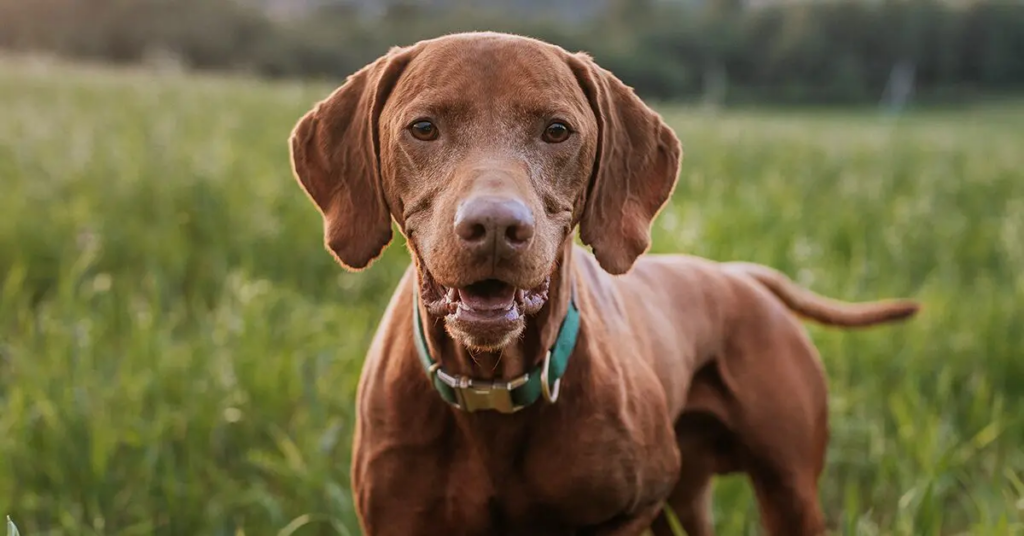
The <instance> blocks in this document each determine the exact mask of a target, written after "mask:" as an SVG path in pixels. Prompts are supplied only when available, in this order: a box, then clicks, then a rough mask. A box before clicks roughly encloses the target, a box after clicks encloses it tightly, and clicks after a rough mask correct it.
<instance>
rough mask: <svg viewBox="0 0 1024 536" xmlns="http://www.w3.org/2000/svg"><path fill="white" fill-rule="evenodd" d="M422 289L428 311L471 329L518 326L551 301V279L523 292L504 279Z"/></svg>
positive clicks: (428, 283)
mask: <svg viewBox="0 0 1024 536" xmlns="http://www.w3.org/2000/svg"><path fill="white" fill-rule="evenodd" d="M425 279H427V280H426V281H424V288H423V289H422V290H423V292H422V294H423V298H424V304H425V305H426V307H427V311H428V312H429V313H430V314H432V315H435V316H440V317H445V318H446V320H449V321H454V322H457V323H459V324H461V325H466V326H467V327H469V326H473V325H487V326H488V327H498V326H499V325H509V326H511V325H515V324H516V323H517V322H519V320H521V319H522V318H524V317H525V316H528V315H532V314H536V313H537V312H538V311H540V310H541V308H542V307H544V304H545V303H547V300H548V287H549V285H550V282H551V279H550V277H549V278H545V280H544V282H542V283H541V284H540V285H538V286H537V287H534V288H532V289H522V288H517V287H515V286H513V285H512V284H510V283H507V282H505V281H502V280H500V279H484V280H482V281H477V282H475V283H471V284H469V285H466V286H464V287H445V286H443V285H440V284H438V283H436V282H434V281H432V280H429V279H431V278H425Z"/></svg>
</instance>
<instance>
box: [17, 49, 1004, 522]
mask: <svg viewBox="0 0 1024 536" xmlns="http://www.w3.org/2000/svg"><path fill="white" fill-rule="evenodd" d="M328 89H329V88H328V87H327V86H322V85H308V86H301V85H267V84H260V83H255V82H249V81H245V80H238V79H215V78H195V77H184V76H179V75H159V76H149V75H142V74H138V73H127V72H112V71H104V70H97V69H83V68H74V69H73V68H66V67H33V66H32V65H30V64H27V63H24V62H10V61H8V62H4V63H0V181H2V182H0V515H4V514H9V515H11V517H12V518H13V520H14V521H15V522H16V523H17V524H18V527H19V528H20V529H21V534H23V535H26V536H38V535H44V534H46V535H57V534H61V535H72V534H75V535H78V534H123V535H144V534H214V535H225V536H227V535H237V534H246V535H257V534H282V535H286V534H295V535H304V534H358V532H359V531H358V528H357V526H356V522H355V518H354V515H353V512H352V507H351V501H350V493H349V490H348V461H349V443H350V434H351V431H352V424H353V423H352V415H353V412H352V401H353V397H354V389H355V384H356V381H357V376H358V372H359V369H360V366H361V360H362V357H363V353H364V351H365V349H366V347H367V344H368V342H369V339H370V337H371V334H372V330H373V329H374V327H375V325H376V322H377V320H378V318H379V315H380V314H381V313H382V311H383V307H384V304H385V301H386V300H387V298H388V296H389V295H390V293H391V289H392V287H393V285H394V284H395V283H396V282H397V279H398V276H399V274H400V273H401V272H402V270H403V269H404V267H405V265H406V263H407V261H408V255H407V253H406V251H405V249H404V247H403V244H402V243H401V239H399V240H398V241H396V243H394V244H393V245H392V247H391V248H390V249H389V250H388V251H387V253H386V254H385V258H384V259H383V260H382V261H381V262H379V263H377V264H376V265H375V266H374V267H373V269H372V270H370V271H368V272H363V273H360V274H347V273H344V272H343V271H342V270H341V268H339V267H337V266H336V265H334V264H333V261H332V260H331V258H330V256H329V255H328V254H327V253H326V252H325V251H324V250H323V249H322V245H321V235H320V230H321V224H320V220H319V216H318V214H317V213H316V211H315V210H314V209H313V207H312V205H311V204H310V203H309V201H308V200H307V199H306V197H305V196H304V195H303V194H302V192H301V191H300V190H299V188H298V187H297V186H296V184H295V183H294V181H293V179H292V177H291V174H290V169H289V165H288V161H287V148H286V144H285V139H286V137H287V134H288V132H289V130H290V128H291V127H292V125H293V124H294V122H295V120H296V119H297V118H298V117H299V116H300V115H301V114H302V113H303V112H304V111H305V110H306V109H308V107H309V106H310V104H311V103H312V102H313V101H314V100H316V99H317V98H320V97H321V96H323V95H325V94H326V92H327V90H328ZM662 111H663V112H664V114H665V115H666V117H667V119H669V121H670V122H671V124H672V125H673V126H674V127H675V128H676V129H677V131H678V133H679V135H680V137H681V139H682V140H683V142H684V145H685V148H686V153H687V156H686V159H685V161H684V165H683V170H682V173H681V182H680V186H679V188H678V189H677V192H676V195H675V197H674V200H673V202H672V206H671V208H669V209H667V210H666V211H665V212H664V213H663V214H662V216H661V217H660V218H659V219H658V220H657V222H656V227H657V228H656V231H655V246H654V249H655V250H656V251H683V252H689V253H695V254H699V255H704V256H707V257H710V258H714V259H721V260H725V259H745V260H753V261H758V262H763V263H767V264H770V265H772V266H775V267H777V268H779V269H781V270H784V271H785V272H787V273H789V274H791V275H792V276H794V277H796V278H798V280H799V281H801V282H803V283H805V284H807V285H809V286H811V287H812V288H813V289H815V290H817V291H821V292H824V293H827V294H829V295H832V296H836V297H842V298H847V299H870V298H876V297H889V296H911V297H916V298H918V299H920V300H922V301H923V302H924V304H925V309H924V312H923V313H922V315H921V316H920V317H918V318H916V319H915V320H913V321H912V322H910V323H909V324H905V325H898V326H893V327H883V328H877V329H871V330H865V331H855V332H840V331H837V330H832V329H825V328H818V327H815V326H809V329H810V330H811V333H812V335H813V337H814V339H815V341H816V342H817V344H818V345H819V348H820V349H821V351H822V354H823V356H824V359H825V362H826V367H827V370H828V374H829V377H830V381H831V389H832V399H831V400H832V406H831V407H832V424H833V440H832V443H831V448H830V451H829V464H828V467H827V470H826V474H825V476H824V477H823V480H822V499H823V501H824V504H825V506H826V509H827V513H828V516H829V519H830V520H831V522H832V523H833V524H834V526H835V528H836V531H837V533H841V534H864V535H872V534H897V535H940V534H941V535H946V534H974V535H992V536H995V535H1000V536H1002V535H1007V534H1024V350H1022V347H1024V326H1022V322H1024V156H1022V153H1021V152H1020V151H1021V150H1022V149H1024V106H1022V105H1014V104H1012V103H1011V104H1002V105H998V106H988V107H983V108H977V109H972V110H960V111H933V112H921V113H917V114H914V115H911V116H907V117H904V118H902V119H900V120H899V121H893V120H890V119H886V118H883V117H880V116H878V115H876V114H875V113H874V112H873V111H871V110H868V111H864V112H848V113H838V112H827V113H825V112H819V113H810V112H802V113H800V112H795V111H786V112H766V111H763V112H744V113H728V114H720V115H706V114H702V113H700V112H699V111H696V110H688V109H682V108H674V107H663V108H662ZM410 470H414V468H410ZM715 515H716V520H717V523H718V526H719V529H720V531H721V534H723V535H732V534H747V533H756V529H755V528H754V527H755V525H756V521H757V514H756V508H755V505H754V503H753V501H752V495H751V493H750V492H749V491H748V489H747V487H746V484H745V482H743V481H742V480H741V479H738V478H730V479H724V480H721V481H719V484H718V486H717V488H716V503H715Z"/></svg>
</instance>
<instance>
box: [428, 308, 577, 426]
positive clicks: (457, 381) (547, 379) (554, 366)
mask: <svg viewBox="0 0 1024 536" xmlns="http://www.w3.org/2000/svg"><path fill="white" fill-rule="evenodd" d="M575 290H576V289H575V288H572V291H571V292H572V294H571V295H570V298H569V310H568V311H566V313H565V318H564V319H563V320H562V326H561V327H560V328H559V331H558V338H557V339H555V344H554V345H553V346H552V347H551V349H550V350H548V352H547V353H546V354H545V355H544V361H542V362H541V364H540V365H537V366H536V367H534V368H533V370H531V371H529V372H527V373H526V374H523V375H522V376H520V377H518V378H515V379H513V380H509V381H496V382H489V381H482V380H474V379H472V378H469V377H466V376H458V375H451V374H448V373H447V372H445V371H444V370H442V369H441V364H440V363H438V362H436V361H434V359H433V358H431V357H430V351H429V350H428V349H427V339H426V336H425V335H424V333H423V321H422V319H421V318H420V308H419V306H418V305H417V304H418V302H419V296H418V295H417V294H418V293H417V292H416V291H413V300H412V309H413V329H414V330H415V331H416V334H415V339H416V353H418V354H419V357H420V362H421V363H423V368H425V369H426V370H427V375H429V376H430V378H431V380H432V381H433V383H434V388H435V389H437V392H438V393H440V395H441V398H443V399H444V400H445V402H448V403H449V404H451V405H453V406H455V407H457V408H460V409H463V410H465V411H469V412H473V411H480V410H497V411H500V412H502V413H515V412H517V411H519V410H521V409H523V408H525V407H526V406H529V405H530V404H533V403H534V402H536V401H537V399H538V398H540V397H541V396H543V397H544V399H545V400H546V401H548V402H550V403H554V402H555V401H556V400H558V387H559V384H560V382H561V378H562V375H563V374H565V368H566V366H567V365H568V364H569V356H571V355H572V351H573V349H574V348H575V347H576V337H577V335H579V331H580V311H579V309H578V308H577V306H576V292H575Z"/></svg>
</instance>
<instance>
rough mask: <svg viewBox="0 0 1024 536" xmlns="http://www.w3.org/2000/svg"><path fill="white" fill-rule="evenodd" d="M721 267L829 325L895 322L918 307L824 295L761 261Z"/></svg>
mask: <svg viewBox="0 0 1024 536" xmlns="http://www.w3.org/2000/svg"><path fill="white" fill-rule="evenodd" d="M723 267H724V268H725V269H726V270H727V271H730V272H733V273H741V274H744V275H746V276H748V277H751V278H753V279H754V280H755V281H757V282H758V283H760V284H761V285H763V286H764V287H765V288H767V289H768V290H769V291H771V293H772V294H774V295H775V296H776V297H778V298H779V299H780V300H782V302H783V303H785V304H786V306H787V307H789V309H790V310H792V311H793V312H795V313H797V314H798V315H800V316H802V317H804V318H807V319H810V320H814V321H816V322H818V323H821V324H825V325H829V326H842V327H861V326H872V325H875V324H884V323H888V322H895V321H897V320H903V319H906V318H910V317H911V316H914V314H916V313H917V312H918V310H919V309H920V305H919V304H918V303H917V302H915V301H912V300H904V299H892V300H878V301H871V302H859V303H852V302H844V301H839V300H835V299H832V298H827V297H825V296H822V295H820V294H817V293H815V292H812V291H810V290H807V289H805V288H803V287H800V286H799V285H797V284H796V283H794V282H793V281H792V280H791V279H789V278H788V277H786V276H785V275H784V274H783V273H781V272H779V271H778V270H775V269H773V268H769V267H767V266H764V265H761V264H754V263H749V262H727V263H723Z"/></svg>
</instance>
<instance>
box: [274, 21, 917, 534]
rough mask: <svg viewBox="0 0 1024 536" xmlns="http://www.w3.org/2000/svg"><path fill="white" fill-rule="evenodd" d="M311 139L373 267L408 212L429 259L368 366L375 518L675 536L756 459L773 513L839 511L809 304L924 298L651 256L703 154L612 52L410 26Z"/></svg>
mask: <svg viewBox="0 0 1024 536" xmlns="http://www.w3.org/2000/svg"><path fill="white" fill-rule="evenodd" d="M291 150H292V162H293V166H294V171H295V174H296V176H297V178H298V180H299V182H300V184H301V185H302V187H303V188H304V189H305V191H306V192H307V193H308V194H309V196H310V198H311V199H312V201H313V202H314V203H315V204H316V206H317V207H318V208H319V210H320V212H321V213H322V215H323V218H324V235H325V240H326V245H327V247H328V248H329V249H330V251H331V252H333V254H334V255H335V257H336V258H337V260H338V261H339V262H340V263H341V264H342V265H344V266H345V267H347V268H349V269H353V270H359V269H362V268H364V267H366V266H367V265H368V264H369V263H370V262H371V261H372V260H373V259H374V258H375V257H376V256H377V255H379V254H380V252H381V251H382V250H383V248H384V247H385V246H386V245H387V244H388V242H389V241H390V240H391V236H392V232H391V229H392V227H391V226H392V219H393V220H394V221H395V222H397V224H398V227H399V228H400V229H401V231H402V233H403V234H404V235H405V237H406V238H407V239H408V245H409V249H410V251H411V255H412V259H413V264H412V266H411V267H410V269H409V270H408V271H407V272H406V275H405V276H404V277H403V278H402V280H401V282H400V283H399V285H398V289H397V291H396V292H395V294H394V296H393V297H392V298H391V302H390V304H389V306H388V308H387V311H386V313H385V314H384V318H383V320H382V321H381V324H380V327H379V330H378V332H377V334H376V337H375V339H374V341H373V344H372V346H371V348H370V350H369V353H368V355H367V358H366V363H365V366H364V368H363V373H362V378H361V381H360V387H359V394H358V421H357V425H356V430H355V440H354V451H353V460H352V487H353V489H354V493H355V503H356V507H357V509H358V512H359V516H360V519H361V523H362V527H363V530H364V531H365V532H366V533H367V534H370V535H396V536H397V535H401V536H412V535H420V534H422V535H425V536H426V535H462V534H465V535H477V534H479V535H490V534H522V535H545V534H602V535H605V534H640V533H642V532H643V531H644V530H646V529H647V528H649V527H650V528H652V529H653V531H654V532H655V533H656V534H668V533H669V531H668V525H667V523H666V521H665V519H664V518H661V517H660V516H661V515H662V508H663V506H664V505H666V504H668V505H670V506H671V507H672V509H673V510H674V512H675V513H676V515H678V516H679V518H680V520H681V522H682V524H683V526H684V527H685V529H686V530H687V532H688V533H689V534H690V535H691V536H698V535H706V534H712V531H713V528H712V523H711V519H710V510H709V490H710V487H709V483H710V479H711V477H712V476H713V475H715V474H724V473H729V472H734V471H742V472H744V473H746V474H747V475H749V477H750V479H751V482H752V483H753V486H754V488H755V490H756V493H757V497H758V502H759V505H760V511H761V514H762V519H763V523H764V525H765V527H766V528H767V529H768V531H769V532H770V533H771V534H777V535H778V534H788V535H805V534H819V533H821V532H823V531H824V529H825V521H824V517H823V514H822V512H821V509H820V506H819V503H818V488H817V480H818V477H819V474H820V473H821V470H822V465H823V463H824V456H825V448H826V443H827V441H828V425H827V401H826V384H825V379H824V376H823V372H822V367H821V365H820V363H819V360H818V355H817V352H816V350H815V348H814V347H813V346H812V344H811V341H810V340H809V339H808V337H807V335H806V334H805V332H804V330H803V329H802V327H801V325H800V324H799V323H798V321H797V320H796V319H795V318H794V316H793V315H792V314H791V311H793V312H795V313H798V314H800V315H802V316H804V317H807V318H810V319H813V320H817V321H820V322H824V323H827V324H832V325H839V326H866V325H871V324H877V323H881V322H887V321H892V320H895V319H900V318H905V317H908V316H910V315H912V314H914V312H915V311H916V310H917V306H916V305H915V304H914V303H911V302H906V301H886V302H874V303H867V304H848V303H842V302H835V301H832V300H828V299H827V298H822V297H820V296H818V295H816V294H812V293H811V292H810V291H807V290H803V289H801V288H799V287H797V286H795V285H794V284H793V283H791V282H790V281H789V280H788V279H786V278H785V277H784V276H782V275H781V274H779V273H777V272H775V271H773V270H771V269H769V268H766V267H763V266H759V265H752V264H743V263H724V264H718V263H714V262H711V261H708V260H702V259H699V258H693V257H686V256H667V255H666V256H660V255H646V256H644V257H643V258H642V259H640V260H639V261H638V260H637V259H638V257H640V256H641V254H643V253H644V252H645V251H646V250H647V248H648V247H649V244H650V225H651V222H652V220H653V219H654V217H655V216H656V215H657V213H658V212H659V210H660V209H661V208H662V206H663V205H664V204H665V203H666V201H667V200H668V199H669V197H670V196H671V194H672V191H673V188H674V186H675V182H676V178H677V174H678V168H679V164H680V159H681V154H682V152H681V149H680V144H679V141H678V140H677V138H676V136H675V134H673V132H672V130H670V129H669V128H668V127H667V126H666V125H665V124H664V123H663V122H662V120H661V118H660V117H659V116H658V115H657V114H656V113H655V112H653V111H652V110H650V109H649V108H648V107H647V106H645V105H644V103H643V102H641V101H640V99H638V98H637V97H636V96H635V95H634V93H633V91H632V90H631V89H630V88H629V87H627V86H625V85H623V84H622V83H621V82H620V81H619V80H618V79H616V78H615V77H614V76H613V75H612V74H611V73H609V72H607V71H605V70H602V69H601V68H600V67H598V66H597V65H595V64H594V62H593V61H592V60H591V59H590V58H589V57H588V56H586V55H583V54H570V53H568V52H566V51H564V50H563V49H561V48H558V47H555V46H552V45H549V44H546V43H542V42H539V41H536V40H532V39H528V38H524V37H517V36H510V35H503V34H496V33H469V34H456V35H449V36H445V37H441V38H438V39H434V40H429V41H423V42H420V43H417V44H415V45H412V46H410V47H407V48H395V49H392V50H391V51H390V52H389V53H388V54H387V55H385V56H384V57H382V58H380V59H378V60H377V61H375V62H374V63H372V64H371V65H369V66H367V67H365V68H364V69H362V70H360V71H359V72H357V73H355V74H354V75H352V76H351V77H349V79H348V80H347V81H346V82H345V84H344V85H343V86H341V87H340V88H339V89H338V90H337V91H335V92H334V93H333V94H332V95H331V96H330V97H328V98H327V99H326V100H324V101H323V102H321V103H319V104H318V105H317V106H316V107H315V108H314V109H313V110H312V111H310V112H309V113H308V114H306V116H305V117H303V118H302V119H301V120H300V121H299V123H298V125H297V126H296V128H295V130H294V132H293V133H292V137H291ZM577 225H579V229H580V236H581V238H582V240H583V242H584V243H585V244H587V245H589V246H590V247H591V248H592V250H593V255H591V253H590V252H588V251H587V250H585V249H583V248H581V247H579V246H576V245H574V244H573V231H574V229H575V228H576V226H577Z"/></svg>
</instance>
